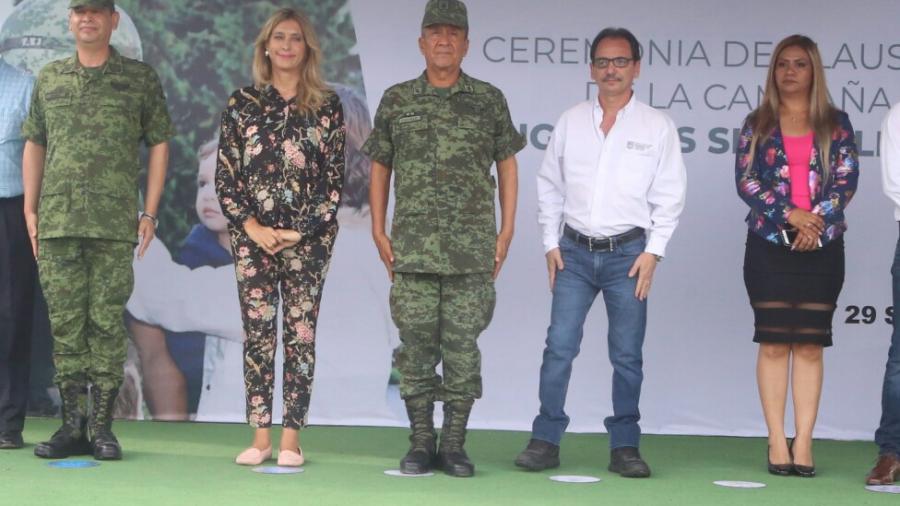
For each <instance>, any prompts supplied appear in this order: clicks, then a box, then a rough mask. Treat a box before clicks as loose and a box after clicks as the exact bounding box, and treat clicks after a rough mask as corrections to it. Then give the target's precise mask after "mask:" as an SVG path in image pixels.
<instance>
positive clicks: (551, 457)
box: [516, 439, 559, 471]
mask: <svg viewBox="0 0 900 506" xmlns="http://www.w3.org/2000/svg"><path fill="white" fill-rule="evenodd" d="M516 466H518V467H521V468H523V469H527V470H529V471H543V470H544V469H552V468H554V467H559V446H558V445H555V444H553V443H548V442H547V441H542V440H540V439H532V440H531V441H529V442H528V446H526V447H525V449H524V450H522V453H520V454H519V456H518V457H516Z"/></svg>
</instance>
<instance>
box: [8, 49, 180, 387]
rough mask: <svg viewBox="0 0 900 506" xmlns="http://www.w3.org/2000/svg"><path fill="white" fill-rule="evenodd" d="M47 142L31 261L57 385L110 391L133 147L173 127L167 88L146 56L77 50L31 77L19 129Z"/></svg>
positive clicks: (118, 350) (124, 272)
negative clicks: (97, 62) (99, 55)
mask: <svg viewBox="0 0 900 506" xmlns="http://www.w3.org/2000/svg"><path fill="white" fill-rule="evenodd" d="M22 133H23V136H24V137H25V138H26V139H28V140H29V141H31V142H34V143H36V144H39V145H41V146H45V147H46V160H45V164H44V176H43V183H42V187H41V199H40V205H39V209H38V216H39V218H40V225H39V227H38V234H39V237H38V238H39V244H40V258H39V261H38V267H39V270H40V277H41V283H42V286H43V289H44V293H45V295H46V297H47V303H48V307H49V310H50V321H51V326H52V331H53V337H54V361H55V364H56V368H57V377H56V381H57V383H58V384H59V385H60V387H61V388H64V387H66V386H69V385H80V386H83V385H86V384H87V383H92V384H93V385H94V386H95V387H99V388H100V389H101V390H117V389H118V387H119V384H120V383H121V381H122V376H123V370H122V364H123V363H124V361H125V350H126V343H127V340H126V339H127V336H126V333H125V328H124V326H123V323H122V314H123V311H124V305H125V302H126V300H127V299H128V296H129V294H130V292H131V285H132V271H131V261H132V250H133V248H134V244H135V241H136V235H137V216H138V210H139V207H138V172H139V171H140V159H139V147H140V142H141V141H143V142H144V143H145V144H146V145H148V146H155V145H157V144H160V143H162V142H165V141H167V140H168V139H169V138H170V137H171V136H172V135H173V127H172V123H171V121H170V119H169V114H168V112H167V110H166V102H165V97H164V96H163V92H162V87H161V85H160V82H159V79H158V77H157V76H156V73H155V72H154V71H153V69H152V68H150V67H149V66H148V65H145V64H143V63H141V62H138V61H136V60H131V59H128V58H125V57H123V56H121V55H120V54H119V53H118V52H117V51H116V50H115V48H111V54H110V57H109V59H108V60H107V62H106V63H105V64H104V66H103V67H100V68H98V69H88V68H85V67H83V66H81V64H80V63H79V62H78V58H77V56H72V57H70V58H67V59H64V60H59V61H56V62H53V63H50V64H48V65H47V66H46V67H44V69H43V70H42V71H41V73H40V75H39V76H38V80H37V84H36V87H35V91H34V94H33V96H32V102H31V108H30V110H29V114H28V118H27V120H26V122H25V125H24V127H23V129H22Z"/></svg>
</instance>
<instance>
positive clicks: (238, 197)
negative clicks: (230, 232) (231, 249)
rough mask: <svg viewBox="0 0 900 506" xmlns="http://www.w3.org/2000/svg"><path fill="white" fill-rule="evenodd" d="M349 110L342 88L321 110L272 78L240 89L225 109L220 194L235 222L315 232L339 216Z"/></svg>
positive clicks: (218, 181)
mask: <svg viewBox="0 0 900 506" xmlns="http://www.w3.org/2000/svg"><path fill="white" fill-rule="evenodd" d="M345 133H346V129H345V126H344V114H343V109H342V107H341V102H340V99H339V98H338V96H337V95H336V94H334V93H332V94H330V95H329V96H328V98H327V99H326V101H325V103H324V104H323V105H322V106H321V107H319V109H318V110H317V111H315V113H314V114H304V113H302V112H300V110H299V108H298V107H297V103H296V101H294V100H290V101H287V100H285V99H284V98H282V97H281V94H279V93H278V91H277V90H276V89H275V88H274V87H272V86H271V85H269V86H266V87H264V88H261V89H260V88H256V87H247V88H242V89H240V90H237V91H236V92H234V93H233V94H232V95H231V97H230V98H229V99H228V107H227V108H226V109H225V112H223V113H222V126H221V136H220V138H219V157H218V163H217V166H216V194H217V195H218V197H219V203H220V204H221V205H222V211H223V212H224V214H225V216H226V217H227V218H228V220H229V221H230V223H231V226H232V227H233V228H236V229H238V230H243V225H244V222H246V221H247V220H248V219H249V218H251V217H255V218H256V219H257V221H259V223H260V224H261V225H264V226H268V227H274V228H281V229H293V230H296V231H298V232H300V233H301V234H313V233H315V232H316V231H318V230H319V229H320V228H322V227H323V226H324V225H327V224H329V223H330V222H334V221H335V220H336V215H337V209H338V205H339V204H340V198H341V189H342V186H343V182H344V138H345Z"/></svg>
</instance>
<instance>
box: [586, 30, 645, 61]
mask: <svg viewBox="0 0 900 506" xmlns="http://www.w3.org/2000/svg"><path fill="white" fill-rule="evenodd" d="M603 39H624V40H626V41H627V42H628V45H629V46H631V57H632V58H633V59H634V61H636V62H638V61H641V57H643V56H644V49H643V48H642V47H641V43H640V42H638V40H637V37H635V36H634V34H633V33H631V32H630V31H629V30H628V29H627V28H618V27H614V26H611V27H607V28H604V29H603V30H600V33H598V34H597V36H596V37H594V41H593V42H591V60H592V61H593V59H594V56H595V55H596V54H597V46H599V45H600V41H602V40H603Z"/></svg>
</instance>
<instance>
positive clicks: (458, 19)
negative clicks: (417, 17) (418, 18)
mask: <svg viewBox="0 0 900 506" xmlns="http://www.w3.org/2000/svg"><path fill="white" fill-rule="evenodd" d="M431 25H452V26H458V27H460V28H462V29H464V30H468V29H469V15H468V14H467V12H466V4H464V3H462V2H460V1H459V0H428V4H427V5H426V6H425V17H424V18H422V28H425V27H426V26H431Z"/></svg>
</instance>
